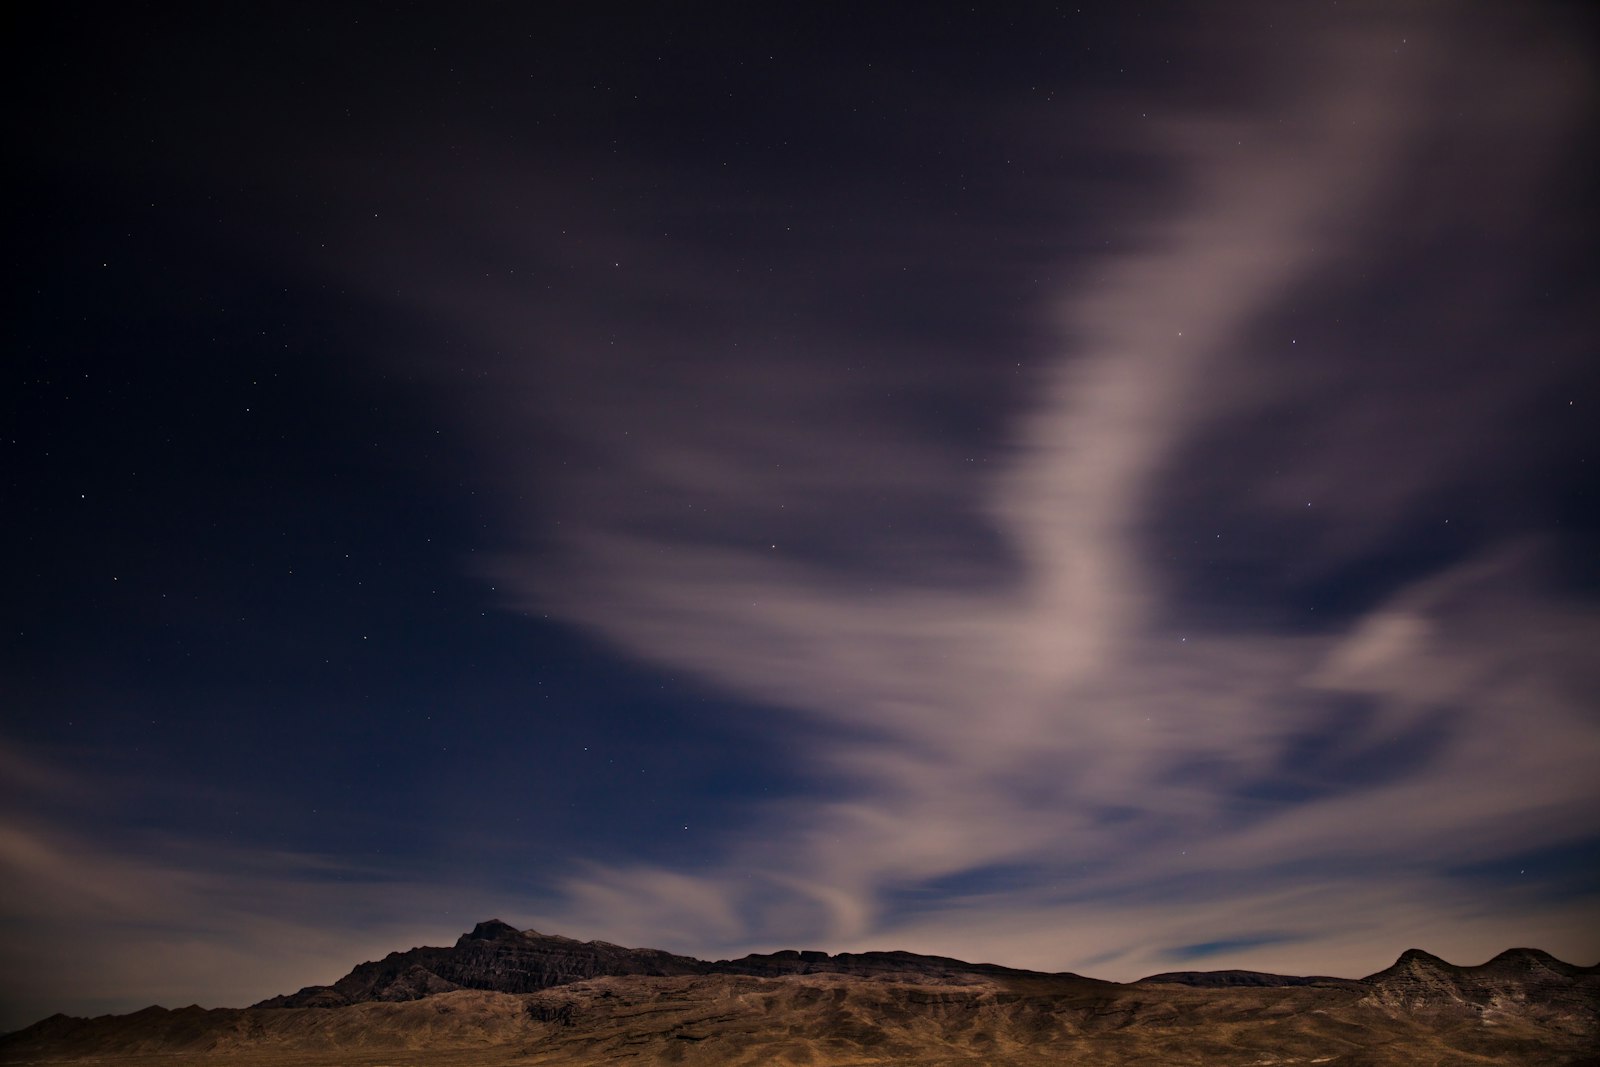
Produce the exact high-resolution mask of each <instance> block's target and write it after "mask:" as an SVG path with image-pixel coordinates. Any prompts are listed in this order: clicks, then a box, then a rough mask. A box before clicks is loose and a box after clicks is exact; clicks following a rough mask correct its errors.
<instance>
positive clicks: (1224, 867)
mask: <svg viewBox="0 0 1600 1067" xmlns="http://www.w3.org/2000/svg"><path fill="white" fill-rule="evenodd" d="M5 19H6V25H5V27H4V31H3V32H4V37H5V39H6V41H7V45H6V50H7V53H8V55H7V58H6V67H7V68H8V70H9V78H10V92H9V96H10V101H11V104H10V106H9V108H8V109H7V115H6V118H5V124H6V130H7V134H6V140H7V143H8V145H9V148H10V152H9V155H10V157H11V161H12V162H11V166H10V167H9V168H8V171H7V183H6V184H7V201H8V211H7V226H6V238H5V247H6V249H7V253H8V254H7V264H8V267H9V271H10V278H9V281H8V284H7V286H6V300H7V308H6V311H5V314H4V321H5V334H6V346H5V349H6V353H7V358H6V363H5V378H4V382H5V385H4V388H3V389H0V402H3V404H4V412H5V415H4V423H3V430H4V434H3V444H4V447H5V457H6V458H5V462H4V464H3V468H0V469H3V479H0V493H3V497H0V513H3V514H4V516H5V522H4V526H3V530H4V537H5V551H4V552H3V554H0V566H3V567H4V576H3V582H4V588H5V590H6V593H5V596H4V597H3V599H0V609H3V611H4V616H5V617H4V631H3V632H4V642H3V645H0V656H3V659H0V715H3V718H0V790H3V792H0V795H3V797H4V807H3V811H0V814H3V824H0V928H3V930H4V938H3V940H0V1008H3V1011H0V1025H20V1024H22V1023H26V1022H28V1021H31V1020H32V1019H34V1018H37V1017H39V1016H41V1015H44V1014H47V1013H49V1012H51V1011H55V1010H66V1011H70V1012H78V1013H94V1012H100V1011H107V1010H124V1009H127V1008H130V1007H136V1006H139V1005H142V1004H146V1003H150V1002H152V1001H158V1002H163V1003H167V1004H169V1005H177V1004H183V1003H189V1002H192V1001H199V1002H201V1003H204V1004H239V1003H244V1002H247V1001H250V1000H254V999H257V998H260V997H264V996H267V995H270V994H274V993H279V992H285V991H288V990H291V989H293V988H296V987H298V986H299V985H302V984H306V983H310V982H318V981H328V980H331V979H332V978H334V977H336V976H338V975H339V974H341V973H343V971H344V970H346V969H347V968H348V966H349V965H350V964H352V963H354V962H357V961H359V960H361V959H365V958H371V957H373V956H376V955H379V954H382V953H383V952H386V951H388V950H390V949H395V948H406V947H409V946H411V945H413V944H418V943H424V942H427V943H438V942H441V941H448V940H450V939H452V938H453V937H454V936H455V935H456V934H457V933H458V932H460V931H461V930H464V929H467V928H469V927H470V926H471V924H472V923H473V922H474V921H476V920H479V919H483V918H487V917H489V916H490V915H498V916H500V917H502V918H504V919H507V920H508V921H512V922H515V923H517V924H518V925H520V926H537V927H539V928H540V929H544V930H549V931H553V932H561V933H566V934H569V935H573V936H578V937H584V938H594V937H600V938H605V939H607V940H612V941H617V942H623V943H628V944H645V945H653V946H658V947H663V948H669V949H675V950H679V951H685V952H691V953H695V954H698V955H702V956H708V957H714V956H719V955H728V954H735V953H738V952H743V951H747V950H750V949H755V948H776V947H815V948H826V949H832V950H841V949H852V948H864V947H877V948H907V949H914V950H921V951H928V952H940V953H947V954H951V955H956V956H962V957H966V958H978V957H982V958H985V959H992V960H996V961H999V962H1004V963H1010V964H1014V965H1019V966H1033V967H1041V968H1048V969H1072V970H1078V971H1084V972H1088V973H1092V974H1096V975H1099V976H1103V977H1108V978H1122V979H1127V978H1133V977H1137V976H1139V975H1141V974H1146V973H1151V972H1154V971H1159V970H1163V969H1170V968H1172V967H1174V966H1180V965H1181V966H1183V967H1188V968H1192V967H1205V968H1221V967H1255V968H1260V969H1269V970H1278V971H1292V972H1302V973H1303V972H1308V971H1315V972H1323V973H1336V974H1361V973H1366V972H1369V971H1372V970H1376V969H1378V968H1380V967H1382V966H1384V965H1386V964H1387V963H1389V962H1390V961H1391V960H1392V959H1393V957H1394V956H1396V955H1397V954H1398V953H1399V952H1400V951H1401V950H1403V949H1405V948H1407V947H1409V946H1412V945H1419V946H1422V947H1426V948H1427V949H1429V950H1430V951H1433V952H1436V953H1439V954H1441V955H1444V956H1445V957H1446V958H1449V959H1452V960H1456V961H1457V962H1466V963H1471V962H1479V961H1481V960H1482V959H1484V958H1487V957H1488V956H1490V955H1492V954H1493V953H1495V952H1497V951H1499V950H1501V949H1504V948H1507V947H1510V946H1512V945H1521V944H1531V945H1537V946H1539V947H1543V948H1545V949H1548V950H1550V951H1552V952H1554V953H1556V954H1557V955H1558V956H1562V957H1564V958H1568V959H1572V960H1574V961H1576V962H1580V963H1590V962H1593V961H1594V960H1595V959H1596V958H1597V957H1600V934H1597V933H1596V931H1600V817H1597V812H1600V785H1597V776H1596V774H1595V767H1597V766H1600V699H1597V693H1600V667H1597V666H1596V660H1595V657H1594V652H1593V650H1594V649H1595V648H1596V647H1600V570H1597V569H1596V565H1595V559H1596V552H1595V548H1596V544H1597V535H1600V508H1597V504H1596V497H1595V486H1596V474H1597V464H1600V450H1597V448H1596V439H1597V433H1596V430H1595V426H1596V424H1597V419H1596V408H1597V406H1600V364H1597V362H1596V358H1595V354H1596V349H1597V345H1596V341H1597V336H1596V334H1597V331H1596V329H1595V322H1594V313H1593V309H1594V307H1596V306H1600V291H1597V290H1600V273H1597V261H1596V243H1595V238H1596V232H1595V216H1594V211H1593V209H1592V208H1591V207H1590V206H1589V202H1588V197H1587V194H1588V193H1590V191H1591V190H1592V189H1593V188H1595V187H1597V186H1600V180H1597V179H1600V174H1597V169H1600V168H1597V166H1596V163H1597V160H1596V139H1595V130H1596V125H1595V120H1596V103H1597V83H1596V77H1597V65H1596V55H1595V51H1594V49H1593V42H1594V41H1595V40H1596V39H1597V34H1596V30H1597V26H1596V24H1595V21H1596V20H1595V17H1594V15H1593V13H1592V12H1590V11H1589V10H1587V8H1586V7H1585V6H1584V5H1581V4H1575V3H1574V4H1554V3H1551V4H1538V3H1530V4H1519V5H1506V4H1483V5H1473V4H1462V5H1453V6H1450V7H1448V8H1446V7H1443V6H1440V5H1432V4H1419V5H1416V6H1415V7H1407V6H1406V5H1399V4H1336V3H1331V2H1329V3H1303V4H1279V3H1264V4H1262V5H1260V6H1252V5H1248V4H1227V5H1217V4H1209V3H1202V4H1193V5H1189V4H1165V3H1163V4H1134V3H1121V2H1119V3H1115V4H1085V5H1081V6H1078V5H1073V4H1065V5H1048V4H1019V5H1009V6H1005V7H1004V9H1002V10H996V9H994V8H993V5H977V6H976V7H975V8H973V7H957V6H953V5H934V6H926V7H924V9H922V10H911V9H894V8H892V7H887V6H885V7H880V8H879V9H877V10H865V11H862V10H852V9H847V8H845V7H842V6H841V7H825V6H822V5H812V4H803V5H802V4H796V5H775V6H769V5H728V6H726V7H710V6H699V7H696V6H691V7H689V8H682V7H672V6H667V7H662V6H660V5H653V6H651V7H648V8H646V7H645V6H644V5H616V6H613V7H611V8H609V9H607V8H604V7H597V8H594V9H592V10H591V9H587V8H586V9H584V10H582V11H579V10H577V9H573V10H569V11H567V12H565V13H564V14H559V15H556V14H550V13H546V12H542V11H535V10H534V9H533V7H532V6H530V5H488V4H456V5H442V4H425V5H423V4H392V5H375V6H371V7H365V6H355V5H259V6H257V7H255V8H254V9H250V10H243V11H241V10H239V9H237V6H236V5H222V6H218V5H204V6H200V7H197V8H196V9H194V10H181V9H179V8H177V7H175V6H174V5H170V4H139V3H131V2H129V3H121V4H117V5H76V6H73V5H24V6H22V7H21V9H20V10H13V11H9V12H8V14H7V15H6V16H5Z"/></svg>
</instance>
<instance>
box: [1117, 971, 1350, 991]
mask: <svg viewBox="0 0 1600 1067" xmlns="http://www.w3.org/2000/svg"><path fill="white" fill-rule="evenodd" d="M1138 984H1140V985H1147V984H1148V985H1186V986H1195V987H1196V988H1199V989H1223V988H1234V987H1241V986H1254V987H1263V988H1265V987H1275V986H1301V985H1315V986H1334V987H1338V988H1344V989H1351V988H1359V987H1360V986H1361V983H1360V982H1359V981H1357V980H1356V979H1354V978H1329V977H1326V976H1325V975H1309V976H1301V975H1295V974H1269V973H1267V972H1266V971H1164V972H1162V973H1161V974H1152V975H1150V976H1149V977H1147V978H1141V979H1139V982H1138Z"/></svg>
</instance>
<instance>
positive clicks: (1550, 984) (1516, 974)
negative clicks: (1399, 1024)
mask: <svg viewBox="0 0 1600 1067" xmlns="http://www.w3.org/2000/svg"><path fill="white" fill-rule="evenodd" d="M1361 984H1362V985H1363V986H1365V987H1366V988H1367V990H1368V992H1367V994H1366V996H1365V998H1364V1003H1367V1004H1370V1005H1373V1006H1377V1007H1380V1008H1384V1009H1387V1010H1389V1011H1395V1012H1410V1013H1413V1014H1417V1013H1423V1014H1431V1015H1447V1016H1457V1017H1460V1018H1468V1019H1473V1018H1475V1019H1478V1020H1481V1021H1482V1022H1484V1023H1488V1024H1493V1023H1495V1022H1496V1021H1498V1020H1500V1019H1504V1018H1507V1017H1510V1016H1515V1017H1517V1018H1532V1019H1536V1020H1538V1021H1540V1022H1541V1023H1544V1024H1546V1025H1550V1026H1555V1027H1559V1028H1561V1029H1566V1030H1568V1031H1570V1032H1572V1033H1576V1034H1596V1035H1600V967H1576V966H1574V965H1572V964H1570V963H1564V962H1562V961H1561V960H1558V959H1556V958H1555V957H1554V956H1552V955H1550V954H1549V953H1548V952H1541V951H1540V950H1538V949H1533V948H1513V949H1508V950H1506V951H1505V952H1502V953H1500V955H1498V956H1496V957H1495V958H1494V959H1492V960H1490V961H1489V962H1488V963H1484V964H1480V965H1478V966H1476V967H1458V966H1456V965H1454V964H1452V963H1447V962H1445V961H1444V960H1442V959H1440V958H1439V957H1437V956H1433V955H1430V954H1428V953H1426V952H1423V951H1422V950H1421V949H1408V950H1407V951H1406V952H1404V953H1402V954H1401V956H1400V958H1399V959H1398V960H1396V961H1395V962H1394V964H1393V965H1392V966H1390V967H1387V968H1385V969H1384V970H1381V971H1379V972H1378V973H1377V974H1372V975H1368V976H1367V977H1366V978H1363V979H1362V980H1361Z"/></svg>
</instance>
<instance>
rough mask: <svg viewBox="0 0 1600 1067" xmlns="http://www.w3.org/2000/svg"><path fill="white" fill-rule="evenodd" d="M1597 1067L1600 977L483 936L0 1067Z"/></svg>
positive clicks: (108, 1020) (102, 1023)
mask: <svg viewBox="0 0 1600 1067" xmlns="http://www.w3.org/2000/svg"><path fill="white" fill-rule="evenodd" d="M621 1060H628V1061H632V1062H637V1063H675V1064H685V1065H698V1064H704V1065H713V1064H715V1065H721V1064H750V1065H755V1064H812V1065H814V1067H825V1065H830V1064H839V1065H843V1064H923V1065H954V1064H965V1065H971V1067H976V1065H979V1064H983V1065H989V1067H1024V1065H1026V1067H1034V1065H1038V1067H1042V1065H1044V1064H1060V1063H1073V1064H1101V1065H1113V1064H1135V1063H1141V1064H1142V1063H1164V1064H1246V1063H1248V1064H1292V1063H1302V1064H1308V1063H1322V1064H1331V1065H1335V1067H1338V1065H1346V1067H1355V1065H1363V1067H1371V1065H1380V1064H1411V1063H1436V1064H1541V1065H1548V1064H1558V1065H1573V1067H1575V1065H1579V1064H1590V1065H1600V968H1595V967H1576V966H1573V965H1571V964H1567V963H1563V962H1562V961H1560V960H1557V959H1555V958H1554V957H1552V956H1549V955H1548V954H1546V953H1543V952H1539V951H1537V950H1533V949H1513V950H1511V951H1509V952H1505V953H1502V954H1501V955H1499V956H1496V957H1495V958H1494V959H1492V960H1490V961H1489V962H1488V963H1485V964H1482V965H1480V966H1476V967H1457V966H1454V965H1452V964H1449V963H1446V962H1445V961H1443V960H1440V959H1438V958H1437V957H1434V956H1429V955H1428V954H1427V953H1424V952H1420V951H1417V950H1412V951H1409V952H1406V953H1405V954H1404V955H1402V956H1401V957H1400V959H1399V960H1397V961H1396V963H1395V964H1394V966H1392V967H1389V968H1387V969H1385V970H1383V971H1380V972H1378V973H1377V974H1374V975H1371V976H1369V977H1367V978H1364V979H1359V980H1352V979H1328V978H1296V977H1294V976H1286V975H1264V974H1258V973H1256V972H1240V971H1233V972H1181V973H1175V974H1167V975H1152V976H1151V977H1150V978H1147V979H1143V980H1141V981H1139V982H1134V983H1129V984H1118V983H1114V982H1101V981H1096V980H1094V979H1089V978H1083V977H1080V976H1077V975H1073V974H1041V973H1037V972H1030V971H1021V970H1015V969H1011V968H1005V967H999V966H995V965H992V964H969V963H965V962H963V961H960V960H952V959H947V958H943V957H937V956H921V955H917V954H914V953H908V952H868V953H841V954H839V955H828V954H827V953H821V952H779V953H770V954H761V955H752V956H746V957H743V958H742V959H738V960H717V961H713V962H708V961H703V960H696V959H693V958H691V957H687V956H675V955H672V954H671V953H666V952H661V951H659V950H654V949H628V948H623V947H621V946H618V945H611V944H607V943H606V942H593V941H591V942H584V941H575V940H572V939H570V938H564V937H558V936H554V935H549V934H540V933H537V932H536V931H518V930H515V929H514V928H512V927H510V926H508V925H507V924H505V923H500V922H488V923H480V924H479V925H478V926H477V927H476V928H475V929H474V930H473V931H471V932H470V933H468V934H464V935H463V936H462V937H461V938H460V939H459V940H458V941H457V942H456V944H455V945H454V946H452V947H448V948H417V949H412V950H410V951H409V952H396V953H391V954H390V955H389V956H387V957H385V958H384V959H383V960H379V961H376V962H372V963H365V964H362V965H361V966H359V967H357V968H356V969H355V970H353V971H352V972H351V973H350V974H349V975H346V976H345V977H344V978H342V979H340V980H339V981H338V982H335V983H334V984H333V985H331V986H319V987H311V988H308V989H303V990H301V991H300V992H298V993H295V994H292V995H290V996H286V997H275V998H273V999H272V1000H269V1001H264V1002H262V1003H261V1004H259V1005H256V1006H255V1007H252V1008H237V1009H215V1010H210V1011H207V1010H203V1009H200V1008H197V1007H190V1008H183V1009H179V1010H177V1011H168V1010H166V1009H163V1008H146V1009H145V1010H143V1011H140V1012H135V1013H133V1014H131V1015H123V1016H102V1017H100V1018H97V1019H73V1018H68V1017H66V1016H61V1015H57V1016H52V1017H51V1018H49V1019H46V1020H44V1021H43V1022H40V1023H37V1024H35V1025H34V1026H31V1027H29V1028H27V1029H26V1030H22V1031H19V1032H17V1033H14V1034H9V1035H6V1036H4V1037H0V1062H4V1063H39V1064H44V1063H67V1062H91V1061H92V1062H98V1063H107V1064H120V1065H124V1067H154V1065H156V1064H174V1063H183V1064H211V1063H215V1064H223V1063H226V1064H230V1065H234V1067H267V1065H274V1067H276V1065H280V1064H285V1065H286V1064H306V1065H324V1067H332V1065H333V1064H349V1065H358V1064H364V1065H369V1067H378V1065H400V1064H423V1063H427V1064H442V1065H456V1064H459V1065H463V1067H464V1065H466V1064H469V1063H470V1064H502V1063H504V1064H512V1063H521V1064H548V1065H552V1067H554V1065H567V1064H573V1065H575V1064H597V1063H612V1062H617V1061H621Z"/></svg>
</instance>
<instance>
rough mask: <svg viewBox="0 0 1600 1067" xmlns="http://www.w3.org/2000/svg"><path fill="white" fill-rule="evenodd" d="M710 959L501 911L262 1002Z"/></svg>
mask: <svg viewBox="0 0 1600 1067" xmlns="http://www.w3.org/2000/svg"><path fill="white" fill-rule="evenodd" d="M706 968H707V964H705V963H704V962H702V961H700V960H696V959H691V958H689V957H688V956H674V955H673V954H672V953H670V952H662V951H661V950H660V949H652V948H623V947H622V946H620V945H613V944H610V943H609V942H606V941H577V940H574V939H573V938H570V937H561V936H560V935H557V934H541V933H540V932H539V931H537V930H518V929H517V928H516V927H514V926H512V925H510V924H509V923H504V922H501V921H500V920H498V919H490V920H489V921H487V922H481V923H479V924H478V925H477V926H475V927H473V929H472V930H471V931H470V932H469V933H465V934H462V935H461V936H460V937H459V938H457V939H456V943H455V945H454V946H452V947H449V948H442V947H441V948H432V947H424V948H414V949H410V950H408V951H406V952H391V953H389V955H387V956H385V957H384V958H383V959H381V960H376V961H372V962H368V963H363V964H361V965H360V966H358V967H356V969H355V970H353V971H351V972H350V973H349V974H347V975H345V976H344V977H343V978H341V979H339V980H338V981H337V982H335V983H333V985H331V986H307V987H306V988H304V989H302V990H300V991H299V992H298V993H291V994H289V995H287V996H279V997H273V998H271V999H270V1000H264V1001H262V1002H261V1003H259V1004H257V1005H255V1006H256V1007H258V1008H331V1007H340V1006H342V1005H346V1004H362V1003H366V1002H368V1001H407V1000H419V999H421V998H422V997H426V996H431V995H432V994H434V993H443V992H447V991H450V990H454V989H483V990H491V991H494V992H497V993H532V992H535V991H536V990H540V989H548V988H550V987H551V986H558V985H566V984H568V983H571V982H579V981H582V980H584V979H586V978H600V977H603V976H606V975H623V974H634V975H646V976H656V977H664V976H667V975H689V974H704V973H707V972H706Z"/></svg>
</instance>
